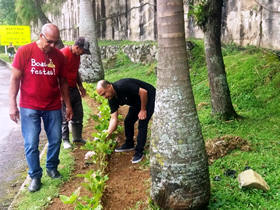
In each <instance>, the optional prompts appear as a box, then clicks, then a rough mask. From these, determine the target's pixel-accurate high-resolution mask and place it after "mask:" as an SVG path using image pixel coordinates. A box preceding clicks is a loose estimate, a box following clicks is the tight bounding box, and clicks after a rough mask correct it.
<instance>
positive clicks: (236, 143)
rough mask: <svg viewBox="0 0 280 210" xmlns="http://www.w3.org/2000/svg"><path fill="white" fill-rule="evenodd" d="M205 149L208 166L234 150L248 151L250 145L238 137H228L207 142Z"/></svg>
mask: <svg viewBox="0 0 280 210" xmlns="http://www.w3.org/2000/svg"><path fill="white" fill-rule="evenodd" d="M205 147H206V152H207V155H208V163H209V164H212V163H213V162H214V161H215V160H217V159H219V158H221V157H224V156H225V155H227V154H228V153H229V152H231V151H232V150H234V149H240V150H242V151H250V145H249V144H248V142H247V141H246V140H244V139H242V138H240V137H239V136H229V135H226V136H222V137H220V138H217V139H211V140H208V141H207V142H206V145H205Z"/></svg>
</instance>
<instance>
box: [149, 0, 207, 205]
mask: <svg viewBox="0 0 280 210" xmlns="http://www.w3.org/2000/svg"><path fill="white" fill-rule="evenodd" d="M157 9H158V10H157V14H158V15H157V16H158V19H157V22H158V26H157V28H158V46H159V51H158V73H157V93H156V105H155V107H156V108H155V113H154V116H153V127H152V140H151V176H152V188H151V197H152V199H153V200H154V201H155V203H157V204H158V205H159V206H160V207H161V208H163V209H199V208H204V207H206V206H207V205H208V202H209V197H210V181H209V171H208V161H207V156H206V151H205V144H204V140H203V137H202V133H201V127H200V123H199V120H198V116H197V112H196V107H195V102H194V97H193V92H192V87H191V82H190V74H189V68H188V63H187V62H188V61H187V54H186V42H185V31H184V16H183V15H184V14H183V0H158V1H157Z"/></svg>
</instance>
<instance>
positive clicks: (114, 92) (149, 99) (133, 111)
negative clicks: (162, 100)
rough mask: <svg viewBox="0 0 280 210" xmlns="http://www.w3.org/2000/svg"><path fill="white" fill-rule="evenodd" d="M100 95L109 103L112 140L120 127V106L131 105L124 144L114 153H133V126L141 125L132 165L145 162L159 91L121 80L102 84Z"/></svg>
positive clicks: (143, 83) (98, 90) (125, 121)
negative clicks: (145, 148) (147, 141)
mask: <svg viewBox="0 0 280 210" xmlns="http://www.w3.org/2000/svg"><path fill="white" fill-rule="evenodd" d="M96 90H97V93H98V94H99V95H100V96H103V97H104V98H107V99H108V101H109V106H110V109H111V119H110V123H109V127H108V130H107V132H108V136H110V135H111V134H112V133H113V132H114V131H115V130H116V128H117V125H118V108H119V106H120V105H125V104H126V105H129V111H128V113H127V115H126V118H125V120H124V126H125V136H126V141H125V143H124V144H123V145H122V146H121V147H119V148H117V149H115V152H127V151H132V150H134V142H133V136H134V124H135V122H136V121H137V120H138V119H139V122H138V136H137V145H136V147H135V154H134V157H133V159H132V163H138V162H140V161H141V160H142V159H143V156H144V155H143V151H144V146H145V143H146V139H147V131H148V123H149V120H150V119H151V117H152V115H153V113H154V107H155V94H156V89H155V88H154V87H153V86H152V85H150V84H148V83H146V82H143V81H140V80H137V79H131V78H126V79H121V80H118V81H116V82H114V83H110V82H108V81H107V80H100V81H99V82H98V83H97V86H96Z"/></svg>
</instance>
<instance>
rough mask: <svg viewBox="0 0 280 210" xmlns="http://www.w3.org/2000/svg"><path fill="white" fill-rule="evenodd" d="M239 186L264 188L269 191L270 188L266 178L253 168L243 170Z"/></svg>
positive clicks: (239, 176)
mask: <svg viewBox="0 0 280 210" xmlns="http://www.w3.org/2000/svg"><path fill="white" fill-rule="evenodd" d="M238 182H239V186H240V187H241V188H242V187H250V188H256V189H262V190H264V191H268V190H269V189H270V188H269V186H268V184H267V183H266V182H265V181H264V179H263V178H262V177H261V175H259V174H258V173H257V172H255V171H253V170H252V169H249V170H246V171H243V172H241V173H240V174H239V175H238Z"/></svg>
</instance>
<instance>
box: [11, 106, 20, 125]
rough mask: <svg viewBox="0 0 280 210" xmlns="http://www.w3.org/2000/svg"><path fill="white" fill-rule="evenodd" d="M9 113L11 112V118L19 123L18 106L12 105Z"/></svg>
mask: <svg viewBox="0 0 280 210" xmlns="http://www.w3.org/2000/svg"><path fill="white" fill-rule="evenodd" d="M9 114H10V118H11V120H12V121H14V122H16V123H17V122H18V120H19V111H18V108H17V106H11V107H10V111H9Z"/></svg>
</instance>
